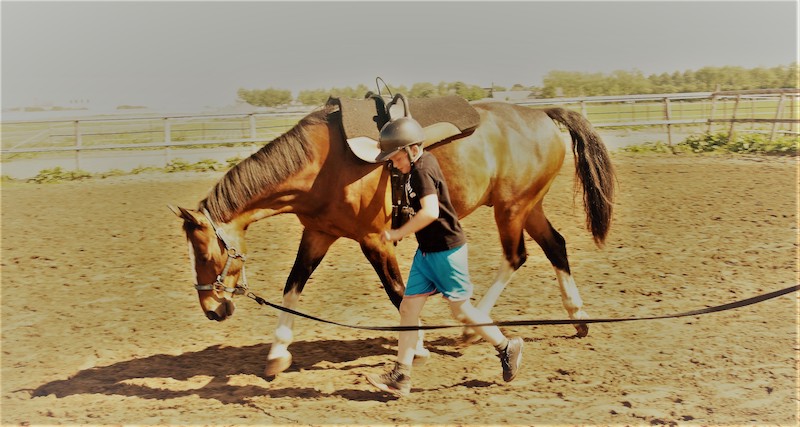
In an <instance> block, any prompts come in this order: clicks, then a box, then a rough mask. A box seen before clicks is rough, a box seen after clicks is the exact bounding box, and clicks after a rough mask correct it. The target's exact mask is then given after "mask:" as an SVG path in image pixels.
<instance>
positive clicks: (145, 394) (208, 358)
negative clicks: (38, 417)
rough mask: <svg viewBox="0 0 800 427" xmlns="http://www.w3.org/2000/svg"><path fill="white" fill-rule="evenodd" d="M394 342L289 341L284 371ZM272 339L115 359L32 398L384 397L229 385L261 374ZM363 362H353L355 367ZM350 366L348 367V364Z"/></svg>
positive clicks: (383, 351) (383, 349)
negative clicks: (185, 386) (196, 382)
mask: <svg viewBox="0 0 800 427" xmlns="http://www.w3.org/2000/svg"><path fill="white" fill-rule="evenodd" d="M393 345H395V341H393V340H389V339H386V338H370V339H360V340H350V341H345V340H324V341H307V342H306V341H299V342H295V343H294V344H292V347H291V350H292V355H293V358H294V362H293V364H292V366H291V367H290V368H289V369H288V370H287V372H296V371H297V368H296V366H300V367H303V369H304V370H306V371H310V370H314V369H323V368H319V367H316V365H317V364H318V363H320V362H330V363H343V362H350V361H353V360H356V359H359V358H361V357H366V356H380V355H386V356H387V361H388V360H390V357H388V356H389V355H393V354H394V350H393V349H391V348H390V346H393ZM269 348H270V344H257V345H252V346H246V347H222V346H211V347H208V348H206V349H204V350H201V351H197V352H191V353H184V354H181V355H177V356H173V355H164V354H158V355H154V356H148V357H144V358H140V359H133V360H128V361H124V362H119V363H115V364H113V365H109V366H101V367H94V368H90V369H86V370H83V371H79V372H78V373H77V374H75V375H73V376H71V377H70V378H68V379H66V380H57V381H51V382H49V383H46V384H43V385H41V386H39V387H37V388H36V389H34V390H32V392H31V395H32V397H39V396H47V395H50V394H52V395H55V396H56V397H59V398H62V397H67V396H72V395H79V394H106V395H120V396H136V397H141V398H146V399H171V398H178V397H182V396H190V395H196V396H199V397H200V398H205V399H216V400H218V401H220V402H222V403H236V404H242V403H246V402H248V401H249V399H250V398H253V397H259V396H261V397H263V396H268V397H276V398H279V397H300V398H317V397H321V396H337V395H338V396H342V397H344V398H345V399H351V400H376V398H377V400H383V399H380V394H376V393H368V392H365V391H363V390H339V391H336V392H333V393H329V394H326V393H322V392H320V391H319V390H317V389H315V388H310V387H283V388H265V387H260V386H253V385H249V386H235V385H230V384H229V383H228V382H229V379H230V378H231V377H232V376H235V375H255V376H258V377H262V378H263V377H264V364H265V361H266V357H267V354H268V353H269ZM363 366H365V365H359V366H354V367H356V368H359V367H363ZM348 369H349V368H348ZM197 376H208V377H212V379H211V381H209V382H208V383H207V384H205V385H204V386H202V387H200V388H196V389H191V390H167V389H163V388H152V387H148V386H145V385H137V384H131V383H129V382H128V381H129V380H134V379H141V378H170V379H173V380H177V381H185V380H188V379H190V378H193V377H197Z"/></svg>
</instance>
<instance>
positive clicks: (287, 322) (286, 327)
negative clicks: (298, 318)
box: [267, 292, 300, 359]
mask: <svg viewBox="0 0 800 427" xmlns="http://www.w3.org/2000/svg"><path fill="white" fill-rule="evenodd" d="M299 299H300V295H299V294H298V293H297V292H289V293H288V294H286V295H284V296H283V306H284V307H285V308H294V307H295V306H296V305H297V301H298V300H299ZM293 325H294V316H293V315H291V314H289V313H284V312H281V313H280V314H278V327H277V328H276V329H275V341H274V342H273V343H272V347H270V350H269V355H268V356H267V359H277V358H280V357H285V356H288V355H289V344H291V343H292V341H293V340H294V333H293V332H292V326H293Z"/></svg>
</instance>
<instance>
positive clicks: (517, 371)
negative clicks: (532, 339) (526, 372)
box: [503, 341, 525, 382]
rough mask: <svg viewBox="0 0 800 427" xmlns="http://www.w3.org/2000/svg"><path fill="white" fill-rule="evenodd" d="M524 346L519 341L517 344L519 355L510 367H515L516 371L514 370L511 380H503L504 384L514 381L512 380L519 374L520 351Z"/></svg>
mask: <svg viewBox="0 0 800 427" xmlns="http://www.w3.org/2000/svg"><path fill="white" fill-rule="evenodd" d="M524 344H525V342H524V341H520V343H519V353H518V354H517V357H516V360H515V361H514V363H513V364H512V366H516V368H517V369H515V370H514V375H512V376H511V378H509V379H507V380H506V379H505V378H503V379H504V380H506V382H511V381H514V378H516V377H517V374H519V367H520V366H521V365H522V349H523V347H525V345H524Z"/></svg>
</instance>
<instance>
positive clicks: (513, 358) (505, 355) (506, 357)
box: [498, 338, 522, 382]
mask: <svg viewBox="0 0 800 427" xmlns="http://www.w3.org/2000/svg"><path fill="white" fill-rule="evenodd" d="M498 356H499V357H500V364H501V365H503V379H504V380H506V382H508V381H511V380H513V379H514V378H516V377H517V373H519V366H520V365H521V364H522V338H513V339H510V340H509V341H508V347H506V349H505V350H501V351H500V354H499V355H498Z"/></svg>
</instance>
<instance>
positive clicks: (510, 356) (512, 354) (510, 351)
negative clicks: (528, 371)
mask: <svg viewBox="0 0 800 427" xmlns="http://www.w3.org/2000/svg"><path fill="white" fill-rule="evenodd" d="M450 309H451V310H452V311H453V315H454V316H455V317H456V319H460V320H461V321H463V322H465V323H470V324H476V323H492V319H491V318H490V317H489V315H487V314H486V313H484V312H482V311H480V310H478V309H477V308H475V307H474V306H473V305H472V303H471V302H470V301H469V300H463V301H452V300H451V301H450ZM473 328H474V329H475V332H477V333H478V334H479V335H481V336H482V337H483V339H485V340H486V341H488V342H490V343H491V344H492V345H493V346H494V347H495V348H496V349H497V352H498V356H499V357H500V365H501V366H502V367H503V379H504V380H506V381H511V380H513V379H514V378H516V377H517V373H518V372H519V367H520V365H521V364H522V344H523V342H522V338H512V339H511V340H509V339H507V338H506V337H505V335H503V333H502V332H500V328H498V327H497V326H474V327H473Z"/></svg>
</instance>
